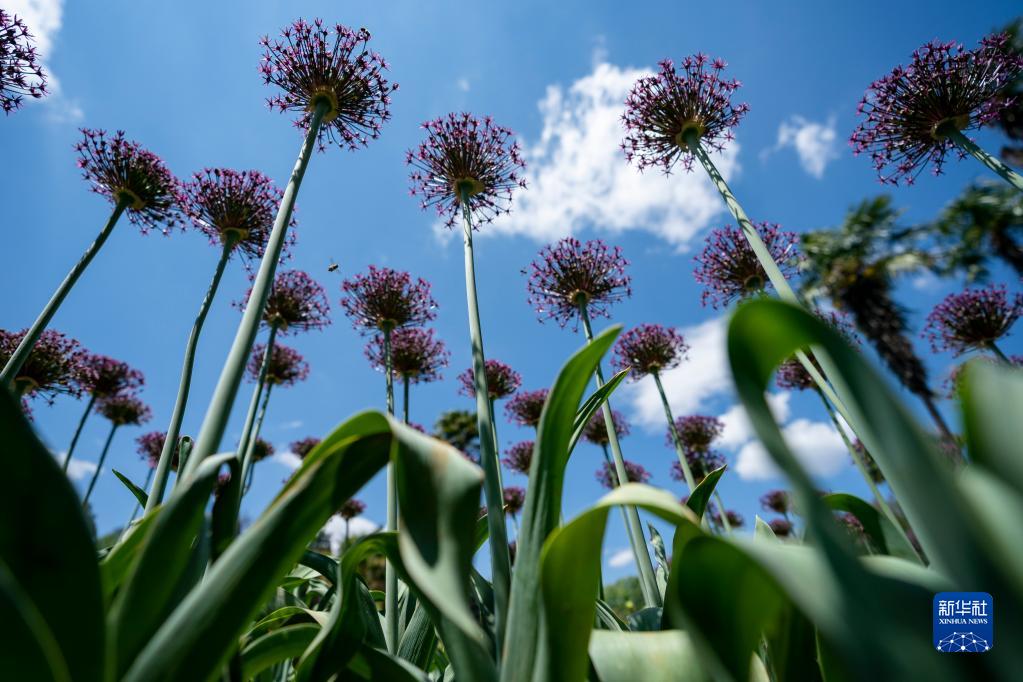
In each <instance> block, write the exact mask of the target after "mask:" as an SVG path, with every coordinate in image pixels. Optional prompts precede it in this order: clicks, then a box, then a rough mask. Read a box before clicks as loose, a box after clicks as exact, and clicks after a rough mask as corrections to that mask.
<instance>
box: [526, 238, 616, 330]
mask: <svg viewBox="0 0 1023 682" xmlns="http://www.w3.org/2000/svg"><path fill="white" fill-rule="evenodd" d="M628 264H629V261H627V260H625V258H624V257H623V256H622V250H621V249H620V248H619V247H617V246H615V247H613V248H612V247H609V246H608V245H607V244H605V243H604V242H603V241H602V240H600V239H594V240H591V241H588V242H585V243H584V242H580V241H579V240H578V239H576V238H574V237H566V238H564V239H562V240H561V241H559V242H557V243H556V244H553V245H551V246H545V247H544V248H543V249H541V250H540V253H539V255H538V256H537V258H536V260H534V261H533V262H532V263H531V264H530V271H529V281H528V283H527V289H528V291H529V303H530V305H532V306H533V307H534V308H535V309H536V311H537V313H539V314H540V319H541V320H543V318H544V317H549V318H552V319H554V320H557V321H558V324H560V325H561V326H562V327H564V326H565V325H567V324H568V323H569V322H570V321H571V320H573V319H575V318H576V317H577V316H578V315H579V313H580V308H581V307H582V306H585V307H586V312H587V314H588V315H591V316H603V317H609V316H610V315H609V312H608V309H609V307H610V306H611V304H612V303H617V302H618V301H621V300H624V299H626V298H628V297H629V296H631V295H632V289H630V288H629V283H630V281H631V280H630V278H629V276H628V274H626V272H625V267H626V266H627V265H628ZM523 274H525V271H523Z"/></svg>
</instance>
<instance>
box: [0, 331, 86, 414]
mask: <svg viewBox="0 0 1023 682" xmlns="http://www.w3.org/2000/svg"><path fill="white" fill-rule="evenodd" d="M25 334H26V330H22V331H20V332H9V331H6V330H3V329H0V367H3V366H4V365H6V364H7V362H8V360H10V359H11V356H12V355H13V354H14V351H15V350H16V349H17V348H18V345H19V344H20V343H21V341H22V339H24V338H25ZM84 360H85V351H84V350H83V349H82V347H81V344H79V343H78V341H75V340H74V339H71V338H68V337H67V336H65V335H64V334H61V333H60V332H58V331H54V330H52V329H47V330H46V331H44V332H43V333H42V335H41V336H40V337H39V340H38V341H36V344H35V346H33V347H32V352H31V353H29V354H28V358H26V359H25V362H24V364H22V366H21V369H20V370H18V373H17V375H16V376H15V377H14V383H15V385H20V386H21V387H22V388H23V389H24V395H25V396H26V397H36V396H42V397H44V398H45V399H46V400H47V402H49V403H51V404H52V403H53V400H54V398H56V397H57V396H58V395H60V394H65V395H70V396H74V397H78V396H79V395H81V393H82V383H81V380H82V377H83V366H82V362H83V361H84Z"/></svg>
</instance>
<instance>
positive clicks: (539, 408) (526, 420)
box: [504, 388, 549, 429]
mask: <svg viewBox="0 0 1023 682" xmlns="http://www.w3.org/2000/svg"><path fill="white" fill-rule="evenodd" d="M548 392H549V391H548V390H547V389H546V388H540V389H537V390H535V391H519V392H518V393H516V394H515V396H514V397H513V398H512V399H511V400H509V401H508V404H506V405H505V406H504V413H505V415H507V417H508V419H509V421H511V422H512V423H513V424H518V425H519V426H531V427H533V428H534V429H535V428H536V427H537V426H539V424H540V415H541V414H542V413H543V406H544V404H545V403H546V402H547V394H548Z"/></svg>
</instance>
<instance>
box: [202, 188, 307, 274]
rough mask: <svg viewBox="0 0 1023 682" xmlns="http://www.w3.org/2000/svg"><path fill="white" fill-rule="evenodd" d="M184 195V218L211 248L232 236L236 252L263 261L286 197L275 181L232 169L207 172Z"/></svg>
mask: <svg viewBox="0 0 1023 682" xmlns="http://www.w3.org/2000/svg"><path fill="white" fill-rule="evenodd" d="M182 195H183V200H182V209H183V210H184V212H185V215H187V216H188V217H189V218H190V219H191V221H192V222H193V223H194V224H195V226H196V227H197V228H199V229H200V230H202V231H203V233H204V234H205V235H206V236H207V237H209V239H210V243H211V244H214V245H218V244H222V243H224V242H225V241H226V239H227V237H228V235H233V236H234V237H235V239H237V242H236V243H235V246H234V248H235V249H237V250H238V251H240V252H241V253H242V254H243V255H245V256H248V257H249V258H254V259H257V260H258V259H260V258H262V257H263V251H264V250H265V249H266V242H267V240H268V239H269V238H270V231H271V230H272V229H273V224H274V219H275V218H276V216H277V207H278V206H279V205H280V203H281V199H282V198H283V197H284V193H283V192H281V191H280V190H279V189H277V187H276V186H275V185H274V183H273V180H271V179H270V178H268V177H266V176H265V175H263V174H262V173H260V172H259V171H255V170H250V171H236V170H231V169H230V168H207V169H205V170H203V171H202V172H201V173H195V174H193V175H192V180H191V181H190V182H187V183H185V185H184V186H183V188H182ZM294 225H295V220H294V219H292V221H291V226H294ZM287 239H288V242H289V244H291V243H294V240H295V235H294V232H293V231H291V230H289V231H288V235H287ZM285 248H287V245H286V246H285Z"/></svg>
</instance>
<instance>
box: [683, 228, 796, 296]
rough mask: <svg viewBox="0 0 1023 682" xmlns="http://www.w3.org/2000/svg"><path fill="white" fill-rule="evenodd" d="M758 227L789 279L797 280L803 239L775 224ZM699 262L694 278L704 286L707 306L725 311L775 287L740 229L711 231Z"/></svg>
mask: <svg viewBox="0 0 1023 682" xmlns="http://www.w3.org/2000/svg"><path fill="white" fill-rule="evenodd" d="M754 227H755V228H756V231H757V234H759V235H760V238H761V239H762V240H763V242H764V244H765V245H766V246H767V250H768V252H770V254H771V258H773V259H774V262H775V263H777V264H778V268H779V269H780V270H781V272H782V274H783V275H784V276H785V278H786V279H788V278H789V277H792V276H794V275H795V274H796V272H797V271H798V269H799V261H800V255H799V250H798V247H797V245H798V244H799V236H798V235H797V234H796V233H794V232H788V231H784V230H782V229H781V226H780V225H776V224H772V223H767V222H761V223H755V224H754ZM695 260H696V270H694V271H693V277H694V279H696V281H697V282H699V283H700V284H702V285H703V286H704V289H703V295H702V297H701V299H700V300H701V301H702V302H703V305H707V304H708V303H710V304H711V306H713V307H714V308H723V307H725V306H727V305H728V304H729V303H731V302H732V301H734V300H736V299H740V298H746V297H748V296H751V295H753V294H757V293H759V292H761V291H764V290H766V289H767V288H768V287H770V286H771V282H770V280H769V279H768V278H767V271H766V270H764V266H763V265H761V263H760V259H759V258H757V255H756V253H754V252H753V247H752V246H750V243H749V240H748V239H747V238H746V235H745V234H743V231H742V230H741V229H740V228H737V227H732V226H731V225H725V226H724V227H722V228H719V229H716V230H713V231H711V233H710V235H708V236H707V240H706V245H705V246H704V247H703V251H702V252H700V254H699V255H697V256H696V258H695Z"/></svg>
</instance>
